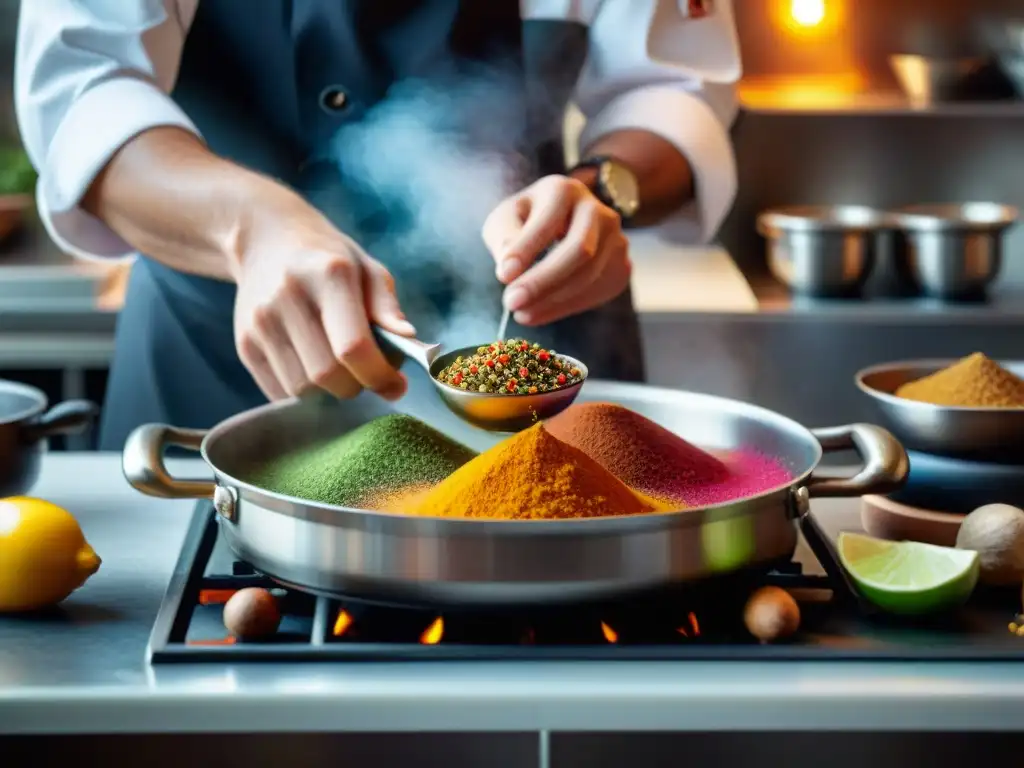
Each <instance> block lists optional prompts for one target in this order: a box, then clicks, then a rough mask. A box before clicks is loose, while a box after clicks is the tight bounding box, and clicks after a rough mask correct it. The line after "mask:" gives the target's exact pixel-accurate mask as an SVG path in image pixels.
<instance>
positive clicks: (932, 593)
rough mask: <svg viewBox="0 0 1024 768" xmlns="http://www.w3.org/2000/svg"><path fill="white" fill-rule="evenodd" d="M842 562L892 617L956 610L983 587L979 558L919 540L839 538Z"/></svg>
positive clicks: (866, 593)
mask: <svg viewBox="0 0 1024 768" xmlns="http://www.w3.org/2000/svg"><path fill="white" fill-rule="evenodd" d="M838 549H839V560H840V562H841V563H842V565H843V568H845V569H846V572H847V573H848V574H849V575H850V578H852V579H853V581H854V583H856V585H857V588H858V589H859V590H860V592H861V594H862V595H863V596H864V597H865V598H866V599H868V600H870V601H871V602H872V603H874V604H875V605H877V606H878V607H879V608H882V609H883V610H886V611H889V612H890V613H900V614H907V615H921V614H926V613H935V612H938V611H943V610H948V609H950V608H955V607H956V606H958V605H961V604H962V603H964V602H965V601H966V600H967V598H969V597H970V596H971V592H973V591H974V587H975V585H976V584H977V583H978V562H979V561H978V553H977V552H973V551H971V550H967V549H951V548H949V547H936V546H934V545H932V544H921V543H919V542H916V541H885V540H883V539H873V538H871V537H870V536H862V535H860V534H857V533H845V532H844V533H840V534H839V541H838Z"/></svg>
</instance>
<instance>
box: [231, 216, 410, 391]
mask: <svg viewBox="0 0 1024 768" xmlns="http://www.w3.org/2000/svg"><path fill="white" fill-rule="evenodd" d="M255 218H260V217H255ZM243 226H244V228H245V231H243V233H242V234H241V235H240V238H239V239H240V240H241V241H242V248H241V249H240V253H239V260H238V265H237V268H236V270H235V272H236V274H235V279H236V281H237V283H238V297H237V299H236V301H235V343H236V346H237V349H238V354H239V357H240V358H241V360H242V362H243V363H244V364H245V366H246V368H248V369H249V372H250V373H252V375H253V378H254V379H255V380H256V383H257V384H258V385H259V387H260V389H262V390H263V392H264V394H266V395H267V397H269V398H270V399H271V400H278V399H282V398H284V397H287V396H295V395H299V394H302V393H303V392H306V391H307V390H310V389H313V388H314V387H319V388H320V389H323V390H326V391H327V392H330V393H331V394H333V395H335V396H336V397H339V398H350V397H354V396H356V395H357V394H359V392H360V391H361V390H362V389H369V390H372V391H374V392H376V393H378V394H380V395H381V396H382V397H384V398H386V399H388V400H395V399H397V398H399V397H401V396H402V394H403V393H404V392H405V389H406V380H405V377H404V376H402V374H401V373H399V372H398V371H397V370H395V369H394V368H393V367H392V366H391V365H390V364H389V363H388V362H387V360H386V359H385V358H384V355H383V353H382V352H381V350H380V349H379V348H378V346H377V344H376V342H375V341H374V338H373V334H372V332H371V330H370V323H371V322H372V323H376V324H378V325H380V326H381V327H382V328H386V329H387V330H389V331H394V332H395V333H398V334H401V335H405V336H412V335H414V334H415V329H414V328H413V327H412V325H410V324H409V322H408V321H407V320H406V319H405V315H403V314H402V310H401V308H400V307H399V305H398V299H397V298H396V296H395V291H394V280H393V279H392V277H391V275H390V273H389V272H388V271H387V269H385V268H384V266H383V265H381V264H380V263H379V262H377V261H375V260H374V259H372V258H371V257H370V256H368V255H367V254H366V253H365V252H364V251H363V250H362V249H361V248H360V247H359V246H358V245H357V244H356V243H355V242H354V241H353V240H352V239H351V238H349V237H346V236H345V235H343V234H342V233H340V232H339V231H338V230H337V229H335V228H334V226H333V225H332V224H331V223H330V222H329V221H328V220H327V219H325V218H324V217H323V216H322V215H321V214H320V213H319V212H318V211H316V210H315V209H314V208H313V207H312V206H309V205H308V204H306V203H305V202H304V201H294V202H292V203H290V204H289V206H288V210H283V211H281V213H280V215H273V216H269V217H265V218H263V219H261V220H259V221H254V222H247V223H246V224H245V225H243Z"/></svg>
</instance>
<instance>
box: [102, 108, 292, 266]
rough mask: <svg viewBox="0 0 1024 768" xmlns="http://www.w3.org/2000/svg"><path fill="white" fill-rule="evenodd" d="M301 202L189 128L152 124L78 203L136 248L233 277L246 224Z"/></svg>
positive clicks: (170, 263) (164, 259)
mask: <svg viewBox="0 0 1024 768" xmlns="http://www.w3.org/2000/svg"><path fill="white" fill-rule="evenodd" d="M300 201H301V199H300V198H299V197H298V196H297V195H295V194H294V193H293V192H291V191H290V190H288V189H286V188H285V187H283V186H281V185H280V184H278V183H276V182H274V181H273V180H271V179H269V178H266V177H264V176H261V175H259V174H257V173H254V172H252V171H249V170H247V169H245V168H242V167H241V166H238V165H236V164H234V163H232V162H230V161H228V160H225V159H223V158H221V157H218V156H217V155H215V154H214V153H212V152H211V151H210V150H209V149H207V148H206V146H205V145H204V144H203V143H202V141H201V140H200V139H198V138H197V137H196V136H194V135H193V134H191V133H189V132H187V131H184V130H181V129H179V128H154V129H151V130H148V131H145V132H144V133H141V134H139V135H138V136H136V137H135V138H134V139H132V140H131V141H129V142H128V143H127V144H125V145H124V146H123V147H122V148H121V149H120V150H119V151H118V152H117V154H116V155H114V157H113V158H112V159H111V160H110V162H109V163H108V164H107V165H106V166H105V168H104V169H103V170H102V171H101V172H100V174H99V175H98V176H97V178H96V180H95V181H94V182H93V184H92V185H91V187H90V188H89V191H88V193H87V194H86V197H85V199H84V200H83V201H82V206H83V208H84V209H85V210H86V211H88V212H89V213H91V214H92V215H93V216H96V217H97V218H98V219H100V220H101V221H103V222H104V223H105V224H106V225H107V226H108V227H110V228H111V229H112V230H114V231H115V232H117V234H118V235H120V236H121V237H122V238H123V239H124V240H125V241H126V242H127V243H129V244H130V245H131V246H132V247H133V248H136V249H137V250H138V251H139V252H140V253H145V254H146V255H148V256H150V257H151V258H154V259H156V260H158V261H160V262H163V263H164V264H167V265H168V266H170V267H173V268H175V269H179V270H181V271H184V272H191V273H194V274H199V275H205V276H207V277H213V278H218V279H222V280H232V279H233V278H234V275H235V274H236V267H237V254H239V253H241V251H242V249H243V248H244V239H245V236H246V232H247V229H248V228H247V226H246V222H248V221H252V219H253V217H254V216H258V215H261V214H260V211H267V210H275V209H276V210H281V209H287V207H288V206H289V205H293V204H298V203H299V202H300Z"/></svg>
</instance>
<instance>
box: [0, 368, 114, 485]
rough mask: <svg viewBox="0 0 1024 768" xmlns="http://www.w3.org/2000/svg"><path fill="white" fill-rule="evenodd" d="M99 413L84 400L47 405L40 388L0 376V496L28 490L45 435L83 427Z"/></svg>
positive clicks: (77, 431) (37, 464)
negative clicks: (5, 379) (6, 379)
mask: <svg viewBox="0 0 1024 768" xmlns="http://www.w3.org/2000/svg"><path fill="white" fill-rule="evenodd" d="M98 413H99V408H97V407H96V406H95V405H94V404H93V403H90V402H88V401H87V400H67V401H65V402H63V403H58V404H57V405H55V406H53V407H52V408H49V409H47V399H46V395H45V394H44V393H43V392H42V391H41V390H39V389H36V388H35V387H30V386H28V385H26V384H18V383H16V382H13V381H4V380H0V498H2V497H4V496H18V495H22V494H26V493H28V492H29V491H31V490H32V487H33V486H34V485H35V483H36V480H37V478H38V477H39V468H40V462H41V460H42V456H43V453H44V452H45V451H46V448H47V441H48V439H49V438H51V437H55V436H56V435H71V434H77V433H79V432H82V431H84V430H85V429H86V428H88V427H89V426H90V425H91V424H92V422H93V421H94V420H95V418H96V416H97V415H98Z"/></svg>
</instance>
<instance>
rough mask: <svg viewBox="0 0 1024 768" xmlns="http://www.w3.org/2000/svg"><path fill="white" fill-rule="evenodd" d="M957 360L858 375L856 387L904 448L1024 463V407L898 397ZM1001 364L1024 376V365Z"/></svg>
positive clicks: (887, 366) (918, 363) (912, 363)
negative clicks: (954, 405)
mask: <svg viewBox="0 0 1024 768" xmlns="http://www.w3.org/2000/svg"><path fill="white" fill-rule="evenodd" d="M955 362H956V360H906V361H901V362H892V363H885V364H883V365H876V366H872V367H870V368H866V369H864V370H862V371H860V372H859V373H858V374H857V376H856V382H857V386H858V387H859V388H860V390H861V391H862V392H863V393H865V394H866V395H867V396H868V397H870V398H871V401H872V402H873V404H874V406H875V410H876V411H877V413H878V415H879V416H880V417H881V419H882V420H883V421H884V423H885V424H886V425H887V426H888V427H889V429H891V430H892V432H893V434H895V435H896V436H897V437H898V438H899V439H900V440H901V441H902V442H903V444H904V445H905V446H906V447H907V448H908V449H912V450H920V451H924V452H927V453H934V454H938V455H942V456H965V457H966V456H970V457H973V458H990V459H994V460H998V461H1020V460H1024V408H950V407H946V406H940V405H932V404H930V403H922V402H918V401H916V400H907V399H905V398H902V397H897V396H896V395H895V394H894V393H895V391H896V390H897V389H898V388H899V387H900V386H901V385H903V384H906V383H907V382H910V381H914V380H916V379H920V378H922V377H923V376H928V375H929V374H932V373H935V372H936V371H938V370H941V369H942V368H945V367H946V366H948V365H951V364H952V363H955ZM1000 365H1002V366H1004V367H1005V368H1007V369H1008V370H1009V371H1011V372H1013V373H1015V374H1017V375H1018V376H1024V363H1021V362H1004V361H1000Z"/></svg>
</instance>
